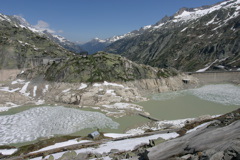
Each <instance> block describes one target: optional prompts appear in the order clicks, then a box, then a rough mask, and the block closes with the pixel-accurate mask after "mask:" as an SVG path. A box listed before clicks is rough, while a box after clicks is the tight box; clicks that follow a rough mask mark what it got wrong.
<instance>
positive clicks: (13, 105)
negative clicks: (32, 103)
mask: <svg viewBox="0 0 240 160" xmlns="http://www.w3.org/2000/svg"><path fill="white" fill-rule="evenodd" d="M6 106H7V107H0V112H4V111H8V110H9V109H11V108H15V107H19V106H20V105H17V104H14V103H12V102H6Z"/></svg>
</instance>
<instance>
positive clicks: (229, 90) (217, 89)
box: [189, 84, 240, 105]
mask: <svg viewBox="0 0 240 160" xmlns="http://www.w3.org/2000/svg"><path fill="white" fill-rule="evenodd" d="M189 92H190V93H191V94H193V95H195V96H197V97H199V98H201V99H204V100H207V101H212V102H216V103H221V104H224V105H240V87H239V86H236V85H232V84H216V85H206V86H203V87H201V88H197V89H191V90H189Z"/></svg>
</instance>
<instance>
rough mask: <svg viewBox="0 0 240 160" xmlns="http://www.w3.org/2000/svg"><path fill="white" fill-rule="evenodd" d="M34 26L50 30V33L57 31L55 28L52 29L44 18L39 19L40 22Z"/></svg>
mask: <svg viewBox="0 0 240 160" xmlns="http://www.w3.org/2000/svg"><path fill="white" fill-rule="evenodd" d="M34 27H35V28H36V29H38V30H41V31H45V30H46V31H48V32H49V33H56V31H55V30H53V29H50V25H49V24H48V23H47V22H45V21H43V20H39V21H38V23H37V24H36V25H34Z"/></svg>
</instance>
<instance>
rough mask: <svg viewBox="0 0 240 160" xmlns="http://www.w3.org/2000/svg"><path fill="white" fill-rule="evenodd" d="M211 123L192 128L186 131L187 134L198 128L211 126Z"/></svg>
mask: <svg viewBox="0 0 240 160" xmlns="http://www.w3.org/2000/svg"><path fill="white" fill-rule="evenodd" d="M211 123H212V122H206V123H203V124H201V125H198V126H197V127H195V128H193V129H190V130H188V131H187V133H191V132H193V131H196V130H197V129H199V128H203V127H206V126H207V125H209V124H211Z"/></svg>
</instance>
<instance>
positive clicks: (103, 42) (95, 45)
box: [81, 26, 149, 54]
mask: <svg viewBox="0 0 240 160" xmlns="http://www.w3.org/2000/svg"><path fill="white" fill-rule="evenodd" d="M148 27H149V26H145V27H142V28H140V29H139V30H134V31H132V32H129V33H126V34H123V35H119V36H113V37H110V38H107V39H99V38H94V39H92V40H91V41H89V42H87V43H84V44H82V45H81V47H82V48H83V49H85V50H86V51H88V52H89V53H90V54H93V53H96V52H98V51H103V50H105V48H106V47H108V46H109V45H111V44H112V43H114V42H116V41H118V40H121V39H124V38H132V37H135V36H138V35H140V34H142V33H143V32H144V31H145V30H147V29H148Z"/></svg>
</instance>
